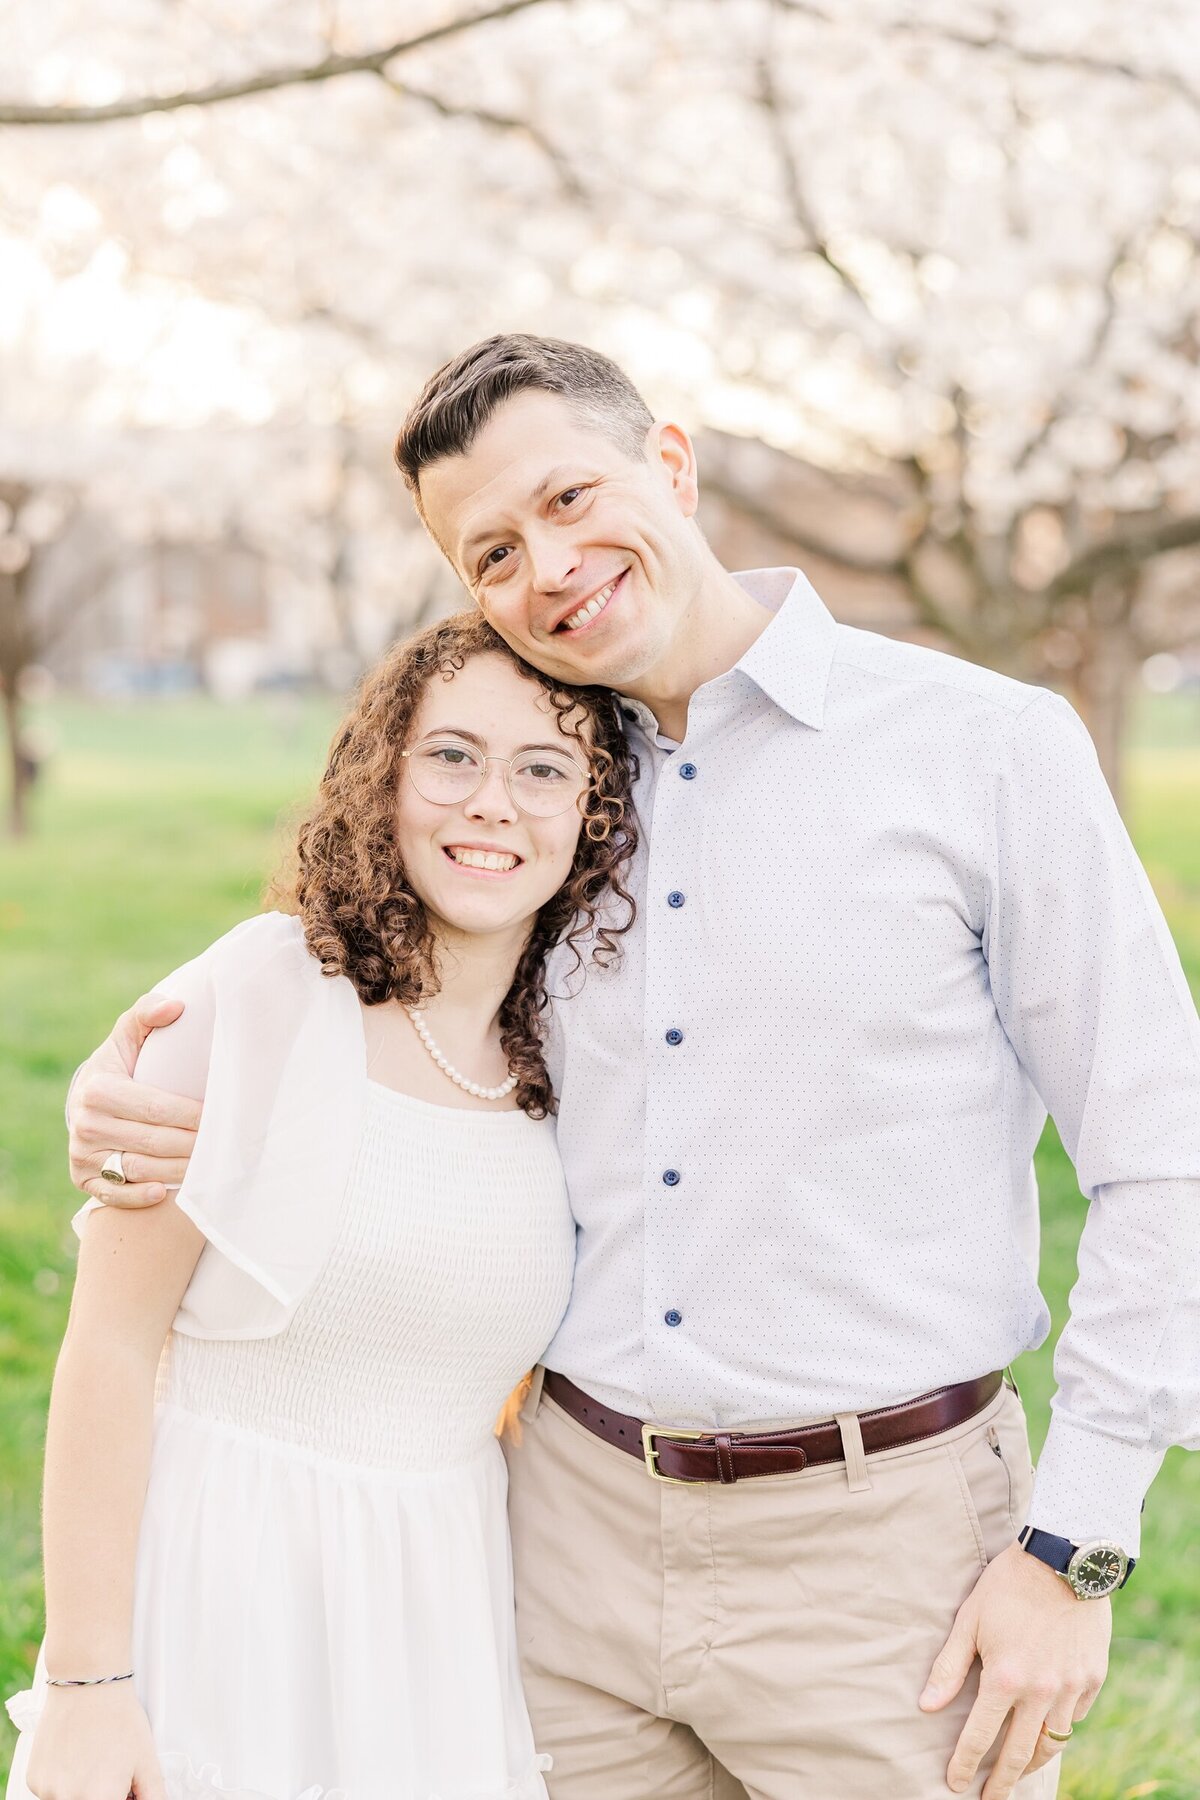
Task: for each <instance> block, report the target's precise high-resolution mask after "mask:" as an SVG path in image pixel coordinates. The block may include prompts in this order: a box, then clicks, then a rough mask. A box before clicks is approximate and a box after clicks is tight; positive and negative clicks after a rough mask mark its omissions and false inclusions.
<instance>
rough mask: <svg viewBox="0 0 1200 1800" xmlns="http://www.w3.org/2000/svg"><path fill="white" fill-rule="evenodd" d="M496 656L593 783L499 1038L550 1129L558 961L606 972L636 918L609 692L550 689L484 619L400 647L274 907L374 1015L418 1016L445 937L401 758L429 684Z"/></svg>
mask: <svg viewBox="0 0 1200 1800" xmlns="http://www.w3.org/2000/svg"><path fill="white" fill-rule="evenodd" d="M484 655H488V656H503V657H505V658H506V659H507V660H508V661H509V662H510V663H511V664H512V665H513V667H514V668H515V669H517V670H518V672H519V673H520V674H521V675H523V676H524V677H525V678H526V680H528V681H532V682H534V683H535V684H536V685H537V686H538V687H539V688H540V689H541V691H542V692H543V693H544V694H545V695H546V696H547V698H548V699H549V700H550V703H551V705H552V706H553V707H554V709H555V712H556V713H557V714H558V724H559V729H560V730H562V731H564V732H565V734H566V735H567V736H569V737H573V738H575V739H577V740H578V742H579V744H580V747H581V748H582V749H583V751H584V753H585V755H586V757H587V761H588V766H589V768H590V770H591V776H592V781H591V786H590V787H589V789H588V790H587V792H586V794H585V795H584V797H583V800H582V802H581V809H582V812H583V829H582V831H581V832H580V834H579V845H578V848H577V850H576V852H575V860H574V862H573V863H572V864H571V872H570V875H569V876H568V878H567V880H566V881H565V882H564V883H563V885H562V887H561V888H560V889H559V890H558V892H557V893H556V894H553V895H552V896H551V898H550V899H549V900H547V901H546V903H545V905H544V906H542V908H541V910H540V911H539V912H538V914H537V916H536V918H535V920H534V923H533V928H532V930H531V932H530V935H529V941H528V942H527V944H526V945H525V948H524V950H523V952H522V954H521V958H520V961H519V962H518V964H517V969H516V974H515V975H514V977H513V984H512V986H511V988H510V989H509V991H508V993H507V995H506V996H505V999H504V1002H503V1005H502V1006H501V1008H500V1042H501V1045H502V1047H503V1049H504V1053H505V1055H506V1056H507V1058H508V1063H509V1068H510V1069H511V1070H512V1072H513V1074H515V1075H516V1077H517V1087H516V1100H517V1105H518V1106H519V1107H521V1108H522V1109H523V1110H524V1111H525V1112H527V1113H528V1114H529V1115H530V1117H531V1118H534V1119H543V1118H545V1117H546V1115H547V1114H548V1113H553V1112H555V1111H556V1110H557V1102H556V1100H555V1097H554V1091H553V1089H552V1087H551V1085H550V1077H549V1075H548V1074H547V1072H546V1065H545V1061H544V1059H543V1056H542V1030H541V1015H542V1013H543V1012H544V1011H545V1009H546V1006H547V1004H548V997H547V993H546V957H547V954H548V952H549V951H550V950H551V949H552V948H553V946H554V945H555V944H557V943H560V942H563V941H565V942H566V943H567V944H569V945H570V946H571V948H572V949H573V950H574V952H575V959H576V961H575V967H576V968H580V967H581V966H582V964H583V954H582V952H581V950H580V944H581V943H582V941H583V940H584V939H585V938H587V937H589V936H594V945H593V949H592V953H591V955H592V960H593V961H595V962H597V963H599V964H601V965H602V966H603V965H605V964H608V963H610V962H612V961H613V960H614V959H615V958H616V957H617V956H618V955H619V953H620V947H619V945H618V943H617V939H618V938H619V937H620V936H621V934H622V933H623V932H626V931H628V929H629V927H630V925H632V923H633V919H634V911H635V909H634V902H633V898H632V896H631V895H630V893H629V892H628V890H627V888H626V887H625V885H624V879H625V875H626V872H627V870H628V865H629V861H630V859H631V857H632V856H633V853H634V851H635V849H636V848H637V824H636V819H635V815H634V809H633V782H634V779H635V777H636V774H637V764H636V759H635V758H634V755H633V753H632V751H631V750H630V749H629V746H628V744H627V742H626V740H625V734H624V732H623V731H622V729H621V720H620V713H619V708H618V706H617V703H616V700H615V698H614V696H613V695H612V694H611V693H609V692H608V690H607V689H605V688H598V687H580V688H573V687H565V686H563V685H562V684H561V683H559V682H556V681H553V680H551V678H550V677H549V676H548V675H544V674H543V673H542V672H541V670H540V669H535V668H534V667H533V665H532V664H531V663H527V662H525V661H524V660H523V659H522V658H521V657H519V656H518V655H517V654H516V653H515V651H513V650H511V649H510V648H509V646H508V645H507V644H506V643H505V642H504V639H503V638H501V637H500V636H498V635H497V633H496V632H494V631H493V630H492V628H491V626H490V625H488V624H487V623H486V622H485V621H484V620H483V618H481V616H480V615H479V614H478V613H476V612H462V613H455V614H454V615H453V617H451V618H448V619H442V620H440V621H439V622H438V623H437V624H436V625H431V626H429V628H428V629H427V630H425V631H422V632H420V633H419V634H418V635H417V636H416V637H412V638H409V639H408V640H407V641H406V642H404V643H402V644H398V645H396V646H395V647H394V648H393V649H392V650H390V651H389V652H388V654H387V655H386V656H385V657H384V659H383V661H382V662H381V663H379V664H378V665H377V667H376V668H374V669H373V670H372V671H371V672H370V674H368V675H367V676H366V678H365V680H364V681H363V684H362V687H361V689H360V691H359V694H358V699H357V702H356V704H355V705H354V707H353V708H352V710H351V712H350V713H349V714H348V716H347V717H346V718H345V719H344V720H343V722H342V724H341V725H340V726H339V728H338V731H337V734H336V736H335V738H334V741H333V748H332V750H331V753H330V758H329V766H328V768H327V769H326V771H325V774H324V776H323V778H322V781H321V785H320V788H319V790H318V793H317V798H316V801H315V802H314V804H313V806H312V807H311V808H310V810H309V812H308V813H307V815H306V816H305V818H304V819H303V821H302V823H301V825H300V829H299V833H298V838H297V843H296V848H295V853H294V858H293V861H292V865H291V867H290V868H289V869H288V870H286V871H285V872H284V873H283V874H282V875H281V876H280V877H279V878H278V879H277V881H276V882H275V884H274V887H273V889H272V899H273V900H274V902H275V904H276V905H277V906H279V907H281V908H282V909H283V910H284V911H285V912H291V913H295V914H298V916H299V917H300V919H301V921H302V923H303V925H304V936H305V941H306V943H307V945H308V948H309V950H310V951H311V952H312V954H313V955H314V956H315V957H316V958H317V960H318V961H319V962H320V964H321V967H322V970H323V971H324V973H325V974H326V975H345V976H346V977H348V979H349V980H350V981H352V982H353V983H354V986H355V988H356V989H357V990H358V994H359V997H360V998H361V1000H362V1002H363V1004H364V1005H365V1006H379V1005H382V1004H383V1002H384V1001H387V1000H399V1001H401V1002H402V1003H403V1004H405V1005H408V1006H415V1005H419V1004H420V1003H421V1001H422V999H423V998H428V997H429V996H430V995H431V994H434V993H436V992H437V987H438V974H437V968H436V964H435V940H434V933H433V929H432V927H431V925H430V923H429V919H428V917H427V914H426V910H425V907H424V905H423V904H422V902H421V900H420V899H419V898H418V897H417V895H416V894H415V893H414V892H413V890H412V888H411V887H410V886H409V884H408V879H407V877H406V875H405V871H404V864H403V859H402V858H401V855H400V851H399V848H398V845H397V842H396V794H397V788H398V784H399V781H400V770H401V760H400V752H401V751H402V750H403V749H404V748H405V745H406V742H407V739H408V734H409V729H410V727H411V724H412V719H413V714H414V713H415V712H416V709H417V706H418V705H419V703H420V700H421V696H422V694H423V693H424V691H425V689H426V687H427V685H428V684H429V682H431V681H432V680H433V679H434V677H435V676H437V675H440V676H441V677H442V678H443V679H444V680H449V679H451V677H452V676H454V675H455V674H456V673H457V672H458V670H459V669H461V668H462V667H463V665H464V664H465V663H466V662H467V661H468V659H469V658H471V657H473V656H484ZM609 894H611V895H615V897H616V899H617V901H618V902H619V903H620V906H621V908H622V912H623V917H621V918H620V919H619V920H614V918H613V917H612V916H611V914H608V915H602V910H601V908H602V902H603V901H604V899H605V897H606V896H607V895H609Z"/></svg>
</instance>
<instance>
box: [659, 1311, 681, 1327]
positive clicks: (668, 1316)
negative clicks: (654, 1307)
mask: <svg viewBox="0 0 1200 1800" xmlns="http://www.w3.org/2000/svg"><path fill="white" fill-rule="evenodd" d="M663 1318H664V1319H665V1320H666V1322H667V1324H668V1325H682V1324H683V1314H682V1313H681V1312H676V1311H675V1308H674V1307H672V1308H671V1310H670V1312H666V1313H664V1314H663Z"/></svg>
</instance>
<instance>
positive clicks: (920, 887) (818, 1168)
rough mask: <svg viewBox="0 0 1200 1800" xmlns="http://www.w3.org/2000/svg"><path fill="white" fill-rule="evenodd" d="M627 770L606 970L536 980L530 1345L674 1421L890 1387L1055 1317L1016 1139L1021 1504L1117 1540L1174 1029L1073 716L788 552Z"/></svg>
mask: <svg viewBox="0 0 1200 1800" xmlns="http://www.w3.org/2000/svg"><path fill="white" fill-rule="evenodd" d="M738 579H739V580H740V581H742V583H743V585H745V586H746V587H747V588H748V590H749V591H750V592H751V593H752V594H753V595H754V596H755V598H757V599H758V600H760V602H761V603H762V604H763V605H764V606H766V607H768V608H770V609H771V610H772V611H773V612H775V615H776V616H775V617H774V618H772V619H771V621H770V623H769V624H768V626H767V628H766V629H765V630H764V632H763V633H762V635H761V636H760V637H759V638H758V639H757V641H756V642H755V643H754V644H753V645H752V646H751V648H750V649H749V650H748V651H747V653H746V654H745V655H744V656H743V657H742V658H741V660H740V662H739V663H738V664H737V665H736V667H735V668H733V669H731V670H730V671H729V672H728V673H727V674H725V675H723V676H721V677H719V678H718V679H717V680H715V681H711V682H709V683H707V684H706V685H704V686H703V687H701V688H700V689H699V690H698V692H697V693H696V695H695V696H694V698H693V700H692V701H691V704H690V708H689V714H688V729H687V737H686V739H685V741H684V742H683V744H681V745H676V744H673V743H671V742H670V741H669V740H667V739H665V738H663V737H662V736H661V735H660V734H659V732H658V729H657V725H656V722H655V720H654V719H653V717H652V716H651V715H650V713H649V712H648V711H647V709H646V708H644V707H642V706H639V705H637V704H636V703H634V702H626V703H625V705H626V716H627V718H628V720H629V729H630V732H631V735H632V737H633V740H634V742H635V744H636V747H637V750H638V753H639V756H640V758H641V765H642V774H641V778H640V782H639V787H638V810H639V815H640V817H641V820H642V825H643V842H642V846H641V849H640V852H639V856H638V861H637V866H636V869H635V871H634V876H633V891H634V893H635V895H636V898H637V903H638V921H637V924H636V926H635V927H634V929H633V930H632V931H631V932H630V933H629V934H628V936H627V937H626V938H625V939H624V944H625V954H624V957H623V960H622V962H621V964H620V966H619V967H617V968H615V969H610V970H607V971H605V970H601V969H597V968H595V967H592V966H589V967H588V969H587V972H586V976H585V978H584V979H582V980H579V979H578V978H577V977H576V978H574V979H573V978H572V977H571V975H570V973H569V969H568V965H567V963H566V962H565V961H560V962H558V963H556V965H555V968H554V969H553V970H552V989H553V991H554V992H555V993H556V994H559V995H562V996H563V997H562V998H561V999H559V1000H557V1001H556V1005H555V1009H554V1021H553V1024H552V1028H551V1042H550V1046H549V1056H550V1063H551V1069H552V1074H553V1076H554V1080H555V1085H556V1088H557V1090H558V1092H559V1094H560V1098H561V1111H560V1115H559V1125H558V1139H559V1147H560V1149H561V1152H562V1155H563V1159H564V1162H565V1165H566V1172H567V1183H568V1188H569V1191H570V1195H571V1203H572V1210H573V1212H574V1216H575V1220H576V1226H577V1251H578V1255H577V1263H576V1272H575V1283H574V1289H573V1295H572V1300H571V1304H570V1307H569V1309H568V1312H567V1315H566V1317H565V1319H564V1321H563V1324H562V1326H561V1328H560V1330H559V1332H558V1334H557V1336H556V1337H555V1339H554V1341H553V1343H552V1345H551V1346H550V1348H549V1350H548V1352H547V1356H546V1362H547V1364H548V1366H549V1367H551V1368H554V1369H557V1370H560V1371H561V1372H562V1373H563V1374H565V1375H567V1376H569V1377H570V1378H571V1379H572V1380H573V1381H575V1382H577V1383H578V1384H579V1386H580V1387H583V1388H585V1389H586V1390H588V1391H589V1392H590V1393H592V1394H594V1395H596V1396H597V1398H599V1399H600V1400H602V1401H603V1402H604V1403H605V1404H607V1405H610V1406H614V1407H617V1408H619V1409H620V1410H621V1411H623V1412H628V1413H633V1414H635V1415H637V1416H642V1417H647V1418H654V1419H658V1420H660V1421H662V1422H663V1423H665V1424H674V1425H680V1426H696V1427H701V1426H703V1427H711V1426H717V1425H720V1426H726V1427H739V1426H741V1427H745V1426H751V1427H753V1426H760V1427H761V1426H763V1425H766V1424H769V1423H774V1422H777V1421H781V1420H802V1419H810V1418H818V1417H821V1418H827V1417H829V1416H830V1415H832V1414H833V1413H835V1412H840V1411H847V1410H858V1411H863V1410H866V1409H868V1408H871V1407H878V1406H886V1405H889V1404H892V1403H895V1402H897V1401H901V1400H905V1399H909V1398H911V1397H912V1396H913V1395H916V1394H920V1393H924V1392H926V1391H928V1390H930V1389H933V1388H937V1387H940V1386H942V1385H943V1384H945V1383H948V1382H956V1381H963V1380H966V1379H968V1378H970V1377H973V1376H976V1375H980V1374H982V1373H984V1372H986V1371H988V1370H991V1369H997V1368H1001V1367H1003V1366H1004V1365H1005V1364H1007V1363H1009V1362H1010V1361H1012V1359H1013V1358H1014V1357H1016V1356H1017V1355H1019V1354H1020V1352H1022V1351H1024V1350H1028V1349H1031V1348H1033V1347H1034V1346H1035V1345H1037V1344H1039V1343H1041V1342H1042V1340H1043V1339H1044V1338H1045V1336H1046V1334H1047V1331H1048V1329H1049V1324H1050V1319H1049V1313H1048V1310H1047V1308H1046V1304H1045V1302H1044V1300H1043V1298H1042V1295H1041V1293H1040V1292H1039V1289H1038V1279H1037V1268H1038V1197H1037V1189H1036V1185H1035V1180H1034V1174H1033V1167H1032V1157H1033V1151H1034V1146H1035V1145H1036V1143H1037V1141H1038V1137H1039V1135H1040V1132H1041V1129H1042V1125H1043V1123H1044V1122H1045V1116H1046V1109H1047V1108H1049V1110H1050V1111H1051V1112H1052V1113H1053V1115H1054V1118H1055V1120H1056V1122H1057V1124H1058V1127H1059V1130H1060V1132H1061V1134H1062V1137H1063V1141H1064V1143H1065V1144H1066V1146H1067V1149H1068V1151H1069V1152H1070V1154H1071V1156H1072V1158H1073V1160H1074V1162H1075V1166H1076V1169H1077V1171H1078V1176H1079V1181H1080V1185H1081V1187H1082V1189H1083V1191H1084V1193H1085V1194H1086V1195H1087V1197H1088V1199H1089V1200H1090V1202H1091V1206H1090V1211H1089V1216H1088V1220H1087V1225H1086V1229H1085V1232H1084V1236H1083V1242H1082V1246H1081V1250H1080V1280H1079V1283H1078V1285H1077V1286H1076V1288H1075V1290H1074V1293H1073V1295H1072V1317H1071V1320H1070V1322H1069V1324H1068V1326H1067V1328H1066V1330H1065V1332H1064V1334H1063V1337H1062V1340H1061V1342H1060V1345H1059V1348H1058V1353H1057V1358H1056V1364H1055V1368H1056V1374H1057V1378H1058V1381H1059V1392H1058V1395H1057V1397H1056V1401H1055V1410H1054V1417H1053V1422H1052V1425H1051V1428H1050V1433H1049V1437H1048V1440H1047V1443H1046V1447H1045V1450H1044V1452H1043V1455H1042V1459H1041V1463H1040V1467H1039V1473H1038V1479H1037V1485H1036V1488H1035V1492H1034V1498H1033V1502H1032V1506H1031V1509H1030V1519H1031V1521H1032V1522H1033V1523H1034V1524H1036V1525H1038V1526H1040V1527H1041V1528H1042V1529H1043V1530H1047V1531H1053V1532H1056V1533H1059V1534H1061V1535H1063V1536H1065V1537H1069V1538H1072V1539H1074V1540H1076V1541H1079V1540H1081V1539H1085V1538H1091V1537H1097V1536H1111V1537H1114V1538H1115V1539H1117V1541H1118V1542H1120V1543H1121V1544H1122V1545H1124V1547H1125V1548H1126V1549H1127V1550H1128V1551H1130V1552H1131V1553H1135V1552H1136V1551H1137V1548H1138V1536H1139V1509H1140V1505H1141V1501H1142V1497H1143V1495H1144V1493H1145V1490H1146V1488H1147V1487H1148V1486H1149V1483H1150V1482H1151V1480H1152V1479H1153V1476H1154V1474H1155V1472H1156V1470H1157V1468H1158V1466H1159V1463H1160V1462H1161V1460H1162V1456H1163V1453H1164V1450H1165V1448H1166V1446H1167V1445H1168V1444H1170V1443H1172V1442H1190V1443H1195V1442H1197V1441H1200V1399H1198V1395H1197V1387H1198V1382H1200V1343H1198V1337H1197V1317H1198V1314H1200V1296H1198V1290H1197V1271H1198V1269H1200V1024H1198V1022H1197V1018H1196V1012H1195V1008H1194V1006H1193V1004H1192V1001H1191V998H1190V995H1189V993H1188V989H1187V985H1186V982H1185V980H1184V976H1183V972H1182V970H1181V968H1180V964H1179V959H1178V956H1177V955H1176V952H1175V949H1174V946H1173V945H1172V943H1171V940H1170V937H1169V935H1168V932H1167V929H1166V926H1165V924H1164V922H1163V919H1162V915H1161V913H1160V911H1159V908H1158V906H1157V903H1156V902H1155V900H1154V897H1153V895H1152V893H1151V890H1150V887H1149V884H1148V882H1147V880H1146V877H1145V875H1144V873H1143V871H1142V869H1141V866H1140V864H1139V863H1138V860H1137V857H1136V856H1135V854H1134V852H1133V849H1132V847H1131V845H1130V843H1129V840H1128V837H1127V835H1126V833H1125V830H1124V827H1123V826H1122V824H1121V820H1120V818H1119V816H1118V814H1117V811H1116V808H1115V806H1114V804H1113V802H1112V799H1111V796H1110V794H1109V791H1108V788H1107V786H1106V784H1105V782H1104V779H1103V777H1102V775H1101V773H1100V770H1099V767H1098V765H1097V762H1096V758H1095V754H1094V752H1093V749H1092V745H1091V741H1090V739H1089V737H1088V735H1087V732H1086V731H1085V729H1084V727H1083V726H1082V724H1081V723H1080V721H1079V720H1078V718H1077V717H1076V715H1075V714H1074V713H1073V712H1072V710H1071V709H1070V707H1069V706H1068V705H1067V704H1066V703H1065V702H1064V701H1063V700H1061V699H1059V698H1058V697H1057V696H1056V695H1054V694H1052V693H1049V692H1047V691H1046V690H1044V689H1040V688H1034V687H1028V686H1025V685H1023V684H1021V683H1019V682H1015V681H1012V680H1009V679H1008V678H1006V677H1004V676H1001V675H997V674H994V673H992V672H991V671H989V670H986V669H981V668H977V667H975V666H974V665H972V664H969V663H966V662H961V661H958V660H957V659H955V658H953V657H949V656H944V655H941V654H939V653H938V652H935V651H932V650H928V649H924V648H921V647H918V646H914V645H910V644H901V643H896V642H893V641H891V640H889V639H886V638H882V637H878V636H875V635H873V634H871V633H868V632H862V631H857V630H853V629H850V628H848V627H845V626H841V625H838V624H836V623H835V622H834V620H833V619H832V618H831V617H830V615H829V613H828V612H827V611H826V610H825V608H824V606H823V605H822V604H821V602H820V600H819V599H818V597H817V595H816V594H815V593H814V591H813V590H812V588H811V587H810V586H809V584H808V582H807V581H806V580H805V578H804V577H803V576H802V575H799V574H798V573H797V572H796V571H795V570H791V569H788V570H780V569H775V570H762V571H756V572H754V573H753V574H751V575H745V576H740V577H739V578H738Z"/></svg>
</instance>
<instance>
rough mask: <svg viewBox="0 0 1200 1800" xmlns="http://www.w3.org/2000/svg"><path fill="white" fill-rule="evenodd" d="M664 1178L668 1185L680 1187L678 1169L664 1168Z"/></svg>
mask: <svg viewBox="0 0 1200 1800" xmlns="http://www.w3.org/2000/svg"><path fill="white" fill-rule="evenodd" d="M663 1180H664V1181H665V1182H666V1184H667V1186H668V1187H678V1186H679V1170H678V1169H664V1170H663Z"/></svg>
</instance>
